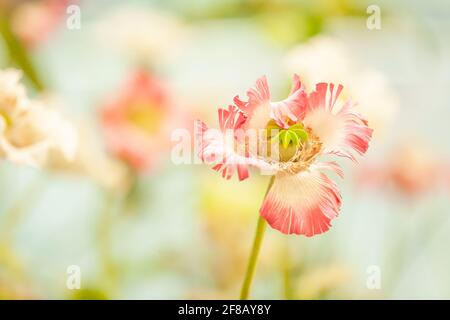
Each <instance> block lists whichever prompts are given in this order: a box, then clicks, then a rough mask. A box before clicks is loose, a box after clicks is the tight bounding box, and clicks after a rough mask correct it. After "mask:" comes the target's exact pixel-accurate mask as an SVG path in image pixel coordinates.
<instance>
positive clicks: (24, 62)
mask: <svg viewBox="0 0 450 320" xmlns="http://www.w3.org/2000/svg"><path fill="white" fill-rule="evenodd" d="M0 36H2V37H3V39H4V41H5V44H6V49H7V51H8V55H9V57H10V59H11V60H12V61H13V62H14V63H15V64H16V65H17V66H18V67H19V68H21V69H22V70H23V72H24V73H25V75H26V76H27V77H28V79H29V80H30V81H31V83H32V84H33V86H34V87H35V88H36V90H37V91H39V92H42V91H44V89H45V88H44V84H43V81H42V80H41V79H40V78H39V74H38V73H37V72H36V68H35V67H34V65H33V62H32V60H31V58H30V56H29V54H28V51H27V49H26V48H25V47H24V45H23V44H22V43H21V41H20V40H19V39H18V38H17V36H16V35H15V34H14V32H13V31H12V30H11V25H10V20H9V16H8V14H5V13H0Z"/></svg>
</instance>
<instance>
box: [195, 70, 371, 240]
mask: <svg viewBox="0 0 450 320" xmlns="http://www.w3.org/2000/svg"><path fill="white" fill-rule="evenodd" d="M342 89H343V87H342V85H338V86H336V85H334V84H332V83H329V84H328V83H319V84H317V85H316V88H315V91H313V92H311V93H309V94H308V93H307V92H306V91H305V88H304V87H303V85H302V83H301V82H300V79H299V77H298V76H297V75H295V76H294V78H293V86H292V90H291V93H290V95H289V97H288V98H286V99H285V100H283V101H279V102H272V101H271V95H270V90H269V87H268V84H267V79H266V77H262V78H260V79H258V81H257V83H256V86H255V87H254V88H251V89H249V90H248V91H247V96H248V100H247V101H243V100H241V99H240V98H239V97H235V99H234V103H235V105H230V106H229V107H228V109H219V124H220V130H221V132H222V133H223V135H227V133H228V132H229V131H231V132H234V133H236V134H232V135H231V136H232V137H233V139H231V141H230V139H224V137H221V136H220V135H218V134H217V131H216V130H213V129H209V128H208V127H207V126H206V124H204V123H203V122H201V121H199V122H198V123H197V126H198V132H199V133H200V134H199V135H200V138H201V140H200V145H199V150H200V151H199V156H200V158H201V159H202V160H203V161H205V162H214V163H215V166H214V167H213V169H214V170H216V171H218V172H220V173H221V174H222V176H223V177H225V178H227V179H229V178H231V176H232V175H233V174H234V173H235V172H237V174H238V177H239V179H240V180H244V179H246V178H248V177H249V171H248V167H249V166H253V167H256V168H260V169H261V168H262V169H271V170H273V171H274V174H275V178H274V182H273V185H272V186H271V188H270V190H269V192H268V194H267V196H266V198H265V200H264V202H263V204H262V207H261V209H260V214H261V215H262V217H264V218H265V219H266V221H267V222H268V223H269V224H270V225H271V226H272V227H273V228H275V229H277V230H279V231H281V232H283V233H286V234H292V233H295V234H303V235H306V236H308V237H310V236H313V235H316V234H320V233H323V232H325V231H327V230H328V229H329V228H330V226H331V220H332V219H333V218H334V217H336V216H337V215H338V213H339V211H340V207H341V203H342V199H341V195H340V193H339V190H338V188H337V186H336V184H335V183H334V182H333V181H332V180H330V179H329V178H328V177H327V176H326V175H325V174H324V173H323V172H322V171H323V170H324V169H325V170H330V171H332V172H335V173H337V174H338V175H339V176H341V177H342V176H343V172H342V170H341V168H340V166H339V165H338V164H337V163H336V162H329V161H326V162H324V161H321V160H319V157H320V156H323V155H328V156H340V157H346V158H349V159H352V160H355V154H364V153H365V152H366V151H367V149H368V146H369V141H370V138H371V136H372V129H370V128H369V127H368V123H367V121H366V120H365V118H364V117H363V116H362V115H360V114H359V113H357V112H356V111H355V108H354V104H353V103H352V102H351V101H350V100H348V101H346V102H345V103H343V104H340V103H338V104H336V102H337V101H338V98H339V95H340V94H341V92H342ZM267 128H270V129H274V128H276V129H277V130H278V132H279V133H280V134H279V135H276V136H273V137H269V138H268V137H267V135H263V136H262V137H260V136H258V139H259V140H260V141H259V142H260V143H261V146H262V147H261V148H259V147H258V148H257V149H256V150H255V149H251V148H249V145H248V137H246V136H245V135H244V136H243V135H241V134H238V132H241V131H242V130H244V131H247V132H249V130H251V129H267ZM281 135H283V137H291V138H292V139H288V140H285V139H284V138H281V141H280V140H277V139H274V138H275V137H278V138H279V137H281ZM295 136H296V137H295ZM300 138H301V139H300ZM283 140H285V141H284V142H283ZM280 142H281V143H282V144H283V146H280V152H279V155H278V156H277V157H274V156H273V154H269V153H267V152H266V151H267V150H268V149H269V145H270V144H272V143H277V144H280ZM242 150H243V152H242Z"/></svg>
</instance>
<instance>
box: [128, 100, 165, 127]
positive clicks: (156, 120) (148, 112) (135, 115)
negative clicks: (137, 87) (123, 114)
mask: <svg viewBox="0 0 450 320" xmlns="http://www.w3.org/2000/svg"><path fill="white" fill-rule="evenodd" d="M127 118H128V120H129V121H130V122H131V123H132V124H133V125H134V126H136V127H137V128H139V129H140V130H142V131H144V132H146V133H148V134H154V133H156V132H158V130H159V128H160V125H161V120H162V118H163V114H162V112H159V111H158V108H157V107H156V106H153V105H151V104H149V103H147V102H146V103H136V104H135V105H133V107H132V108H130V110H129V111H128V112H127Z"/></svg>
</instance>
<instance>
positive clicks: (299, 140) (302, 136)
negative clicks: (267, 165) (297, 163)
mask: <svg viewBox="0 0 450 320" xmlns="http://www.w3.org/2000/svg"><path fill="white" fill-rule="evenodd" d="M266 130H267V139H268V142H269V144H270V146H271V151H274V147H275V148H276V149H277V150H275V151H278V152H277V153H278V157H276V158H278V160H279V161H282V162H286V161H293V160H294V158H295V156H296V155H297V154H298V153H299V152H301V151H302V149H303V148H304V146H305V144H306V143H307V142H308V140H309V134H308V132H307V129H305V127H304V126H303V124H302V123H301V122H298V123H294V124H292V125H290V126H289V128H282V127H280V126H279V125H278V124H277V123H276V122H275V121H273V120H271V121H270V122H269V123H268V124H267V128H266ZM271 155H274V153H272V152H271Z"/></svg>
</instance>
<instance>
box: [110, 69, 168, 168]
mask: <svg viewBox="0 0 450 320" xmlns="http://www.w3.org/2000/svg"><path fill="white" fill-rule="evenodd" d="M173 112H174V106H173V104H172V99H171V97H170V95H169V91H168V89H167V88H166V87H165V85H164V84H163V83H162V82H161V81H160V80H158V79H157V78H156V77H154V76H152V75H151V74H149V73H146V72H145V71H139V72H137V73H135V74H134V75H132V76H131V78H130V79H129V80H127V82H126V83H125V84H124V86H123V87H121V88H118V91H117V92H116V93H114V94H113V95H112V96H111V97H110V98H109V99H108V100H107V101H106V103H105V104H104V105H103V107H102V109H101V124H102V128H103V133H104V137H105V139H106V144H107V146H108V148H109V149H110V150H111V151H112V153H113V154H115V155H116V156H117V157H118V158H120V159H122V160H123V161H125V162H126V163H127V164H128V165H129V166H130V167H132V168H133V169H135V170H137V171H141V172H146V171H149V170H152V169H154V168H155V167H157V165H158V163H159V162H160V160H162V156H163V155H164V154H165V151H167V150H168V147H169V138H170V132H171V130H172V129H173V128H172V126H173V122H172V119H171V118H174V116H173V115H172V114H173Z"/></svg>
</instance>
